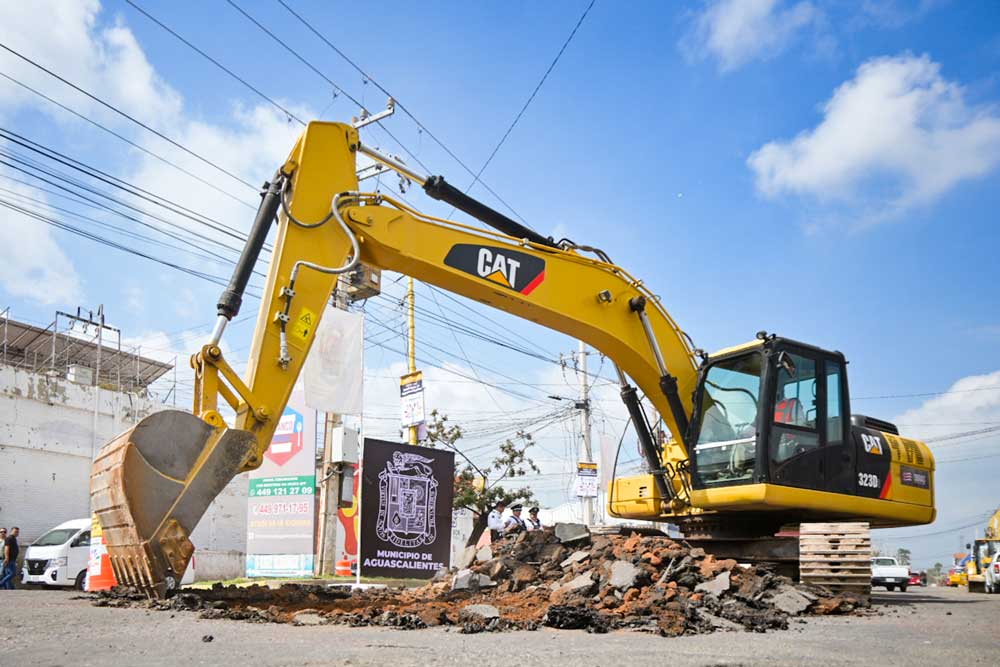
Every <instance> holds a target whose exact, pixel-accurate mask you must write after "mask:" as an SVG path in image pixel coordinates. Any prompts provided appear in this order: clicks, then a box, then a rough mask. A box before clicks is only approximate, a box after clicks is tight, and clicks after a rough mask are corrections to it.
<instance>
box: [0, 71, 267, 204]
mask: <svg viewBox="0 0 1000 667" xmlns="http://www.w3.org/2000/svg"><path fill="white" fill-rule="evenodd" d="M0 76H2V77H3V78H5V79H7V80H8V81H10V82H11V83H14V84H16V85H18V86H20V87H22V88H24V89H25V90H27V91H29V92H31V93H33V94H35V95H37V96H38V97H41V98H42V99H44V100H46V101H47V102H49V103H50V104H53V105H55V106H57V107H59V108H60V109H62V110H63V111H66V112H67V113H70V114H72V115H74V116H76V117H77V118H79V119H80V120H82V121H84V122H86V123H89V124H91V125H93V126H94V127H96V128H98V129H100V130H102V131H104V132H106V133H107V134H110V135H111V136H113V137H115V138H116V139H119V140H121V141H123V142H125V143H126V144H128V145H129V146H131V147H132V148H135V149H136V150H139V151H141V152H143V153H145V154H146V155H148V156H150V157H152V158H154V159H156V160H159V161H160V162H162V163H163V164H165V165H167V166H169V167H172V168H173V169H175V170H177V171H179V172H180V173H182V174H185V175H187V176H190V177H191V178H193V179H194V180H196V181H198V182H199V183H201V184H202V185H206V186H208V187H210V188H212V189H213V190H215V191H216V192H218V193H220V194H222V195H225V196H226V197H228V198H230V199H232V200H233V201H235V202H237V203H239V204H242V205H243V206H246V207H247V208H250V209H254V208H256V207H255V206H253V205H252V204H250V203H248V202H246V201H245V200H243V199H240V198H239V197H237V196H236V195H234V194H232V193H231V192H228V191H227V190H224V189H222V188H220V187H219V186H217V185H215V184H214V183H212V182H211V181H208V180H206V179H204V178H202V177H201V176H199V175H197V174H195V173H194V172H192V171H188V170H187V169H185V168H184V167H182V166H180V165H178V164H176V163H174V162H171V161H170V160H168V159H167V158H165V157H163V156H162V155H160V154H158V153H154V152H153V151H151V150H149V149H148V148H145V147H144V146H141V145H139V144H137V143H135V142H134V141H132V140H131V139H129V138H128V137H126V136H124V135H122V134H119V133H118V132H115V131H114V130H112V129H111V128H109V127H107V126H106V125H102V124H101V123H98V122H97V121H96V120H94V119H92V118H90V117H88V116H85V115H84V114H82V113H80V112H78V111H75V110H73V109H71V108H70V107H68V106H66V105H65V104H62V103H61V102H57V101H56V100H54V99H52V98H51V97H49V96H48V95H45V94H44V93H42V92H40V91H38V90H36V89H34V88H32V87H31V86H29V85H27V84H25V83H22V82H21V81H18V80H17V79H15V78H14V77H12V76H10V75H8V74H5V73H3V72H0Z"/></svg>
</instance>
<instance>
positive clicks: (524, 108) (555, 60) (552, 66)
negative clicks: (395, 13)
mask: <svg viewBox="0 0 1000 667" xmlns="http://www.w3.org/2000/svg"><path fill="white" fill-rule="evenodd" d="M278 2H280V3H281V4H285V3H284V1H283V0H278ZM595 2H597V0H590V4H589V5H587V8H586V9H585V10H583V14H581V15H580V20H579V21H577V22H576V25H575V26H573V31H572V32H570V33H569V37H567V38H566V41H565V42H563V45H562V48H560V49H559V53H557V54H556V57H555V58H553V59H552V63H551V64H549V68H548V69H547V70H545V74H543V75H542V78H541V79H540V80H539V81H538V85H536V86H535V89H534V90H533V91H531V95H529V96H528V99H527V100H526V101H525V103H524V105H523V106H522V107H521V110H520V111H518V112H517V116H515V117H514V120H513V122H512V123H511V124H510V127H508V128H507V131H506V132H504V133H503V136H502V137H501V138H500V141H499V142H498V143H497V145H496V146H495V147H494V148H493V152H492V153H490V156H489V157H488V158H486V162H484V163H483V166H482V167H480V168H479V171H478V172H476V177H475V178H474V179H472V183H470V184H469V187H467V188H466V189H465V192H466V193H468V192H469V190H471V189H472V188H473V187H474V186H475V185H476V183H478V182H479V177H480V176H482V174H483V172H484V171H486V168H487V167H488V166H490V162H492V161H493V158H494V157H495V156H496V154H497V152H498V151H499V150H500V148H501V147H502V146H503V145H504V142H506V141H507V137H509V136H510V133H511V132H513V131H514V128H515V127H516V126H517V124H518V122H519V121H520V120H521V116H523V115H524V112H525V111H527V110H528V106H529V105H531V102H532V101H533V100H534V99H535V96H536V95H538V91H539V90H541V88H542V85H543V84H544V83H545V80H546V79H547V78H549V74H551V73H552V70H553V69H555V66H556V64H557V63H558V62H559V59H560V58H562V55H563V53H564V52H565V51H566V47H568V46H569V43H570V42H572V41H573V37H575V36H576V31H577V30H579V29H580V26H581V25H583V21H584V19H586V18H587V14H589V13H590V10H591V9H592V8H593V7H594V3H595ZM451 210H452V211H454V210H455V209H454V208H452V209H451ZM449 215H451V214H450V213H449ZM446 217H447V216H446Z"/></svg>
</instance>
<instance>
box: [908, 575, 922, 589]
mask: <svg viewBox="0 0 1000 667" xmlns="http://www.w3.org/2000/svg"><path fill="white" fill-rule="evenodd" d="M907 585H908V586H923V585H924V582H923V580H922V579H921V578H920V573H919V572H911V573H910V580H909V581H908V582H907Z"/></svg>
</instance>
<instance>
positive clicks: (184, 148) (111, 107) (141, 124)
mask: <svg viewBox="0 0 1000 667" xmlns="http://www.w3.org/2000/svg"><path fill="white" fill-rule="evenodd" d="M0 48H2V49H3V50H5V51H7V52H8V53H10V54H12V55H14V56H17V57H18V58H20V59H21V60H23V61H24V62H26V63H28V64H29V65H32V66H33V67H36V68H37V69H39V70H41V71H43V72H45V73H46V74H48V75H49V76H51V77H53V78H55V79H58V80H59V81H61V82H63V83H64V84H66V85H67V86H69V87H70V88H72V89H73V90H75V91H77V92H79V93H81V94H83V95H86V96H87V97H88V98H90V99H92V100H93V101H95V102H97V103H98V104H100V105H101V106H103V107H105V108H106V109H108V110H109V111H113V112H114V113H116V114H118V115H119V116H122V117H123V118H126V119H128V120H130V121H132V122H133V123H135V124H136V125H138V126H139V127H141V128H143V129H144V130H146V131H148V132H151V133H152V134H155V135H156V136H158V137H159V138H161V139H163V140H164V141H166V142H167V143H169V144H170V145H172V146H174V147H176V148H179V149H180V150H182V151H184V152H185V153H187V154H188V155H190V156H191V157H193V158H195V159H197V160H200V161H201V162H203V163H205V164H207V165H208V166H210V167H212V168H213V169H216V170H218V171H220V172H222V173H223V174H225V175H226V176H229V177H230V178H232V179H233V180H236V181H239V182H240V183H242V184H243V185H245V186H247V187H248V188H250V189H251V190H253V191H254V192H257V191H258V190H259V188H257V187H256V186H254V185H253V184H252V183H249V182H248V181H245V180H243V179H242V178H240V177H239V176H237V175H236V174H234V173H232V172H231V171H229V170H227V169H225V168H224V167H220V166H219V165H217V164H216V163H214V162H212V161H211V160H209V159H208V158H205V157H202V156H201V155H199V154H198V153H195V152H194V151H193V150H191V149H190V148H188V147H187V146H184V145H183V144H180V143H178V142H176V141H174V140H173V139H171V138H170V137H168V136H167V135H165V134H163V133H162V132H160V131H159V130H156V129H154V128H153V127H150V126H149V125H147V124H146V123H144V122H142V121H141V120H139V119H137V118H135V117H134V116H131V115H129V114H127V113H125V112H124V111H122V110H121V109H119V108H118V107H116V106H114V105H113V104H109V103H108V102H105V101H104V100H102V99H101V98H100V97H98V96H97V95H94V94H93V93H90V92H88V91H86V90H84V89H83V88H81V87H80V86H78V85H76V84H75V83H73V82H72V81H69V80H68V79H65V78H63V77H62V76H59V75H58V74H56V73H55V72H53V71H52V70H50V69H49V68H47V67H45V66H43V65H40V64H39V63H37V62H35V61H34V60H32V59H31V58H29V57H27V56H25V55H23V54H21V53H19V52H17V51H15V50H14V49H12V48H10V47H9V46H7V45H6V44H4V43H3V42H0Z"/></svg>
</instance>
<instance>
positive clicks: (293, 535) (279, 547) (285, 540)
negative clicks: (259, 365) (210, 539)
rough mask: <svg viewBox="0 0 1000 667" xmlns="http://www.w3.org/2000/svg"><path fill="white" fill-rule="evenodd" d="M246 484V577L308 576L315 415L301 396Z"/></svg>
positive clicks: (293, 400) (285, 415)
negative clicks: (247, 489) (262, 461)
mask: <svg viewBox="0 0 1000 667" xmlns="http://www.w3.org/2000/svg"><path fill="white" fill-rule="evenodd" d="M249 482H250V483H249V493H248V498H247V560H246V573H247V576H248V577H310V576H312V573H313V549H314V543H313V530H314V525H313V524H314V521H315V491H316V414H315V412H314V411H312V410H310V409H308V408H306V407H305V405H304V401H303V400H302V395H301V394H300V393H294V394H292V398H291V400H290V401H289V403H288V407H287V408H285V411H284V413H282V415H281V419H280V420H279V422H278V428H277V430H276V431H275V432H274V437H273V438H272V439H271V445H270V447H268V448H267V450H266V451H265V452H264V463H263V464H261V466H260V468H258V469H257V470H254V471H252V472H251V473H250V480H249Z"/></svg>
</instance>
